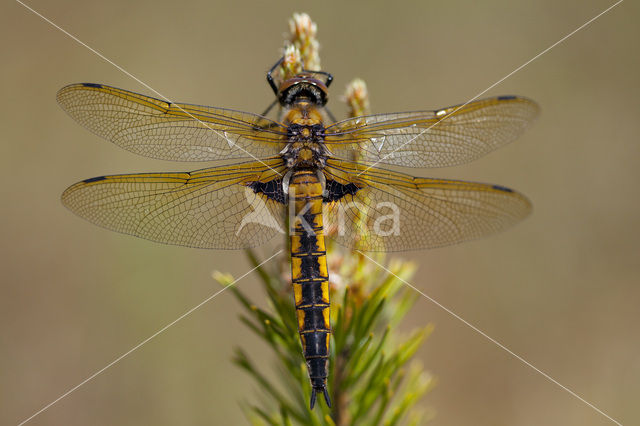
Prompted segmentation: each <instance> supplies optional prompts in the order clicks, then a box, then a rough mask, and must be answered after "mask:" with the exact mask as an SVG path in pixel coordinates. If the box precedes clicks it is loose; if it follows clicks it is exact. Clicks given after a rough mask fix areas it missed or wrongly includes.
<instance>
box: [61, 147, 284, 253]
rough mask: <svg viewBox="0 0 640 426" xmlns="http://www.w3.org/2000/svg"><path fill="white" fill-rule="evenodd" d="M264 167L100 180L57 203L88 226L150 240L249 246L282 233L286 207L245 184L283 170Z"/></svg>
mask: <svg viewBox="0 0 640 426" xmlns="http://www.w3.org/2000/svg"><path fill="white" fill-rule="evenodd" d="M265 163H267V166H265V165H264V164H262V163H259V162H254V163H241V164H234V165H230V166H224V167H214V168H209V169H203V170H198V171H195V172H191V173H140V174H131V175H113V176H102V177H98V178H92V179H87V180H84V181H82V182H78V183H76V184H75V185H73V186H71V187H69V188H68V189H67V190H66V191H64V193H63V194H62V202H63V203H64V205H65V206H67V207H68V208H69V209H71V210H72V211H73V212H74V213H76V214H78V215H79V216H81V217H83V218H85V219H87V220H89V221H90V222H93V223H95V224H97V225H100V226H102V227H104V228H107V229H111V230H114V231H118V232H122V233H125V234H131V235H135V236H137V237H141V238H145V239H148V240H152V241H157V242H161V243H165V244H176V245H181V246H189V247H199V248H217V249H237V248H244V247H252V246H257V245H260V244H262V243H264V242H266V241H268V240H269V239H271V238H272V237H273V236H275V235H276V234H278V233H283V232H285V228H284V224H283V217H284V216H283V215H284V211H285V209H284V204H282V203H280V202H277V201H274V199H272V198H270V197H268V196H266V195H265V194H264V193H256V192H255V191H254V190H252V188H251V187H249V186H248V185H249V184H250V183H251V182H269V181H271V180H272V179H274V178H279V176H278V175H277V173H276V172H275V171H274V170H278V171H281V170H282V166H281V164H282V160H281V159H279V158H278V159H272V160H266V161H265ZM269 167H271V168H269Z"/></svg>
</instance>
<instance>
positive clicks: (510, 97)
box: [498, 95, 517, 101]
mask: <svg viewBox="0 0 640 426" xmlns="http://www.w3.org/2000/svg"><path fill="white" fill-rule="evenodd" d="M515 98H517V96H513V95H506V96H498V100H499V101H510V100H511V99H515Z"/></svg>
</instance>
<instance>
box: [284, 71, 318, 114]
mask: <svg viewBox="0 0 640 426" xmlns="http://www.w3.org/2000/svg"><path fill="white" fill-rule="evenodd" d="M327 93H328V89H327V85H326V84H325V83H324V82H323V81H321V80H318V79H317V78H314V77H313V75H312V74H307V73H302V74H298V75H296V76H295V77H292V78H290V79H287V80H285V81H283V82H282V84H281V85H280V87H279V88H278V100H279V101H280V104H281V105H282V106H291V105H294V104H296V103H298V102H299V101H302V100H304V101H307V102H311V103H312V104H315V105H318V106H325V105H326V103H327V100H328V96H327Z"/></svg>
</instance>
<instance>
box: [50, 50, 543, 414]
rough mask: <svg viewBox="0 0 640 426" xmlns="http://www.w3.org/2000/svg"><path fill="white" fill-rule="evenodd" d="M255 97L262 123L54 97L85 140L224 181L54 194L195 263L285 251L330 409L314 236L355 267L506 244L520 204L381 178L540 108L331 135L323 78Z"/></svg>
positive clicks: (495, 189)
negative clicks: (272, 111) (262, 106)
mask: <svg viewBox="0 0 640 426" xmlns="http://www.w3.org/2000/svg"><path fill="white" fill-rule="evenodd" d="M281 61H282V59H281V60H280V61H279V62H277V63H276V65H274V67H272V68H271V69H270V70H269V71H268V72H267V81H268V83H269V85H270V86H271V88H272V90H273V92H274V94H275V96H276V100H275V101H274V103H277V104H279V106H280V113H279V116H278V119H277V120H271V119H269V118H267V117H266V113H265V114H253V113H249V112H242V111H236V110H232V109H225V108H217V107H209V106H200V105H192V104H182V103H172V102H169V101H166V100H161V99H157V98H154V97H149V96H145V95H142V94H138V93H134V92H130V91H127V90H122V89H118V88H115V87H111V86H107V85H104V84H95V83H80V84H72V85H69V86H66V87H64V88H62V89H61V90H60V91H59V92H58V94H57V100H58V102H59V104H60V105H61V107H62V108H63V109H64V110H65V111H66V112H67V113H68V114H69V115H70V116H71V117H72V118H73V119H75V120H76V121H77V122H78V123H80V124H81V125H83V126H84V127H86V128H87V129H88V130H90V131H92V132H93V133H95V134H97V135H99V136H101V137H103V138H105V139H107V140H109V141H111V142H113V143H114V144H116V145H118V146H120V147H122V148H124V149H126V150H129V151H131V152H133V153H136V154H139V155H143V156H146V157H152V158H156V159H162V160H173V161H198V162H204V161H217V160H229V159H244V160H242V162H240V163H237V164H231V165H220V166H217V167H208V168H203V169H199V170H196V171H192V172H160V173H136V174H117V175H107V176H99V177H93V178H90V179H85V180H83V181H81V182H78V183H76V184H74V185H72V186H70V187H69V188H68V189H66V190H65V191H64V193H63V194H62V202H63V204H64V205H65V206H66V207H68V208H69V209H70V210H71V211H73V212H74V213H76V214H78V215H79V216H81V217H83V218H85V219H87V220H89V221H90V222H93V223H94V224H97V225H99V226H102V227H104V228H107V229H110V230H114V231H117V232H121V233H125V234H131V235H134V236H137V237H142V238H145V239H148V240H152V241H156V242H160V243H166V244H174V245H180V246H189V247H198V248H207V249H242V248H249V247H255V246H259V245H262V244H264V243H266V242H267V241H269V240H271V239H272V238H274V237H275V236H277V235H282V234H284V235H287V234H288V237H289V239H290V247H291V249H290V255H291V281H292V286H293V295H294V300H295V306H296V315H297V323H298V328H299V330H298V331H299V336H300V339H301V344H302V352H303V356H304V358H305V360H306V364H307V369H308V374H309V379H310V384H311V395H310V409H313V407H314V405H315V402H316V395H323V396H324V399H325V402H326V404H327V406H329V407H331V399H330V397H329V393H328V390H327V377H328V376H329V349H330V348H329V342H330V336H331V325H330V315H329V313H330V300H329V274H328V268H327V260H326V259H327V258H326V255H327V250H326V245H325V236H326V234H327V231H328V230H331V234H330V235H329V236H330V237H331V238H333V239H334V240H335V241H337V243H339V244H341V245H343V246H345V247H347V248H351V249H354V250H361V251H403V250H416V249H424V248H432V247H439V246H444V245H448V244H454V243H459V242H462V241H466V240H471V239H476V238H480V237H484V236H487V235H489V234H492V233H495V232H497V231H500V230H503V229H505V228H507V227H509V226H510V225H512V224H514V223H516V222H518V221H520V220H522V219H523V218H525V217H526V216H527V215H528V214H529V212H530V210H531V204H530V202H529V201H528V199H527V198H526V197H525V196H524V195H522V194H520V193H519V192H517V191H515V190H512V189H509V188H507V187H504V186H501V185H494V184H485V183H476V182H467V181H460V180H447V179H437V178H420V177H413V176H410V175H407V174H404V173H401V172H398V171H393V170H388V169H385V168H382V167H379V165H380V164H384V165H391V166H400V167H422V168H433V167H445V166H455V165H459V164H463V163H466V162H469V161H472V160H475V159H477V158H479V157H481V156H483V155H485V154H487V153H489V152H491V151H493V150H495V149H497V148H499V147H501V146H503V145H505V144H507V143H509V142H511V141H513V140H514V139H516V138H517V137H518V136H519V135H520V134H521V133H522V132H523V131H524V130H525V128H526V127H527V126H528V125H529V124H531V123H532V121H533V120H534V119H535V117H536V116H537V114H538V112H539V107H538V105H537V104H536V103H535V102H533V101H531V100H529V99H527V98H524V97H519V96H498V97H492V98H487V99H483V100H476V101H473V102H468V103H465V104H462V105H457V106H452V107H447V108H440V109H437V110H429V111H413V112H401V113H387V114H373V115H366V116H359V117H352V118H348V119H346V120H342V121H337V122H336V121H335V120H334V119H333V118H332V116H331V115H330V113H328V112H327V109H326V105H327V101H328V88H329V86H330V84H331V82H332V81H333V76H332V75H331V74H329V73H326V72H324V71H306V70H303V71H302V72H301V73H299V74H297V75H295V76H293V77H291V78H286V79H284V78H283V79H282V81H281V82H279V83H276V81H275V79H274V77H273V74H274V69H275V68H276V66H277V65H279V64H280V62H281Z"/></svg>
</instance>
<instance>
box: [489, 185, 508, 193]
mask: <svg viewBox="0 0 640 426" xmlns="http://www.w3.org/2000/svg"><path fill="white" fill-rule="evenodd" d="M492 188H493V189H497V190H498V191H502V192H513V189H510V188H507V187H505V186H500V185H493V186H492Z"/></svg>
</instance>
